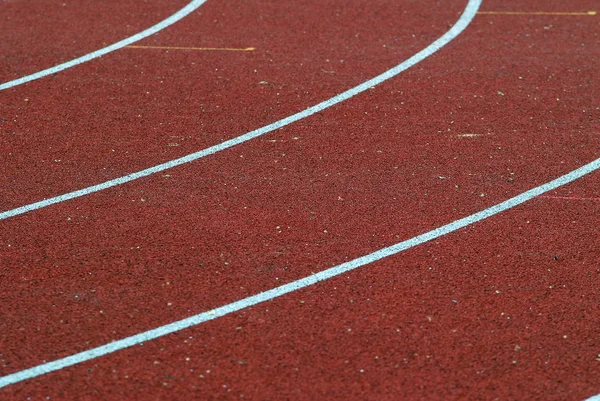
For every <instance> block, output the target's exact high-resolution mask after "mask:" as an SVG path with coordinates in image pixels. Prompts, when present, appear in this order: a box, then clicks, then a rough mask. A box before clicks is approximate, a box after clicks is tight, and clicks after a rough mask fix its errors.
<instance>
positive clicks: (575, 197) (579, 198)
mask: <svg viewBox="0 0 600 401" xmlns="http://www.w3.org/2000/svg"><path fill="white" fill-rule="evenodd" d="M538 198H540V199H564V200H577V201H595V202H600V198H584V197H579V196H551V195H541V196H538Z"/></svg>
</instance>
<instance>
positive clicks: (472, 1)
mask: <svg viewBox="0 0 600 401" xmlns="http://www.w3.org/2000/svg"><path fill="white" fill-rule="evenodd" d="M204 1H206V0H204ZM190 4H191V3H190ZM480 5H481V0H469V3H468V4H467V7H466V8H465V11H464V12H463V14H462V15H461V16H460V18H459V20H458V21H457V22H456V24H454V26H453V27H452V28H450V30H449V31H448V32H446V33H445V34H444V35H442V37H440V38H439V39H438V40H436V41H435V42H433V43H432V44H430V45H429V46H427V47H426V48H425V49H423V50H421V51H420V52H419V53H417V54H415V55H414V56H412V57H411V58H409V59H408V60H405V61H403V62H402V63H400V64H398V65H397V66H395V67H393V68H391V69H389V70H387V71H386V72H384V73H383V74H380V75H378V76H376V77H375V78H372V79H370V80H368V81H366V82H363V83H362V84H360V85H358V86H355V87H354V88H351V89H348V90H347V91H345V92H343V93H341V94H339V95H337V96H334V97H332V98H331V99H328V100H325V101H323V102H321V103H319V104H317V105H314V106H312V107H309V108H307V109H306V110H303V111H301V112H299V113H296V114H292V115H291V116H288V117H286V118H283V119H281V120H279V121H276V122H274V123H272V124H269V125H266V126H264V127H262V128H258V129H256V130H254V131H250V132H248V133H246V134H244V135H240V136H238V137H236V138H233V139H230V140H228V141H225V142H221V143H220V144H218V145H214V146H211V147H209V148H206V149H203V150H200V151H198V152H195V153H191V154H189V155H186V156H183V157H180V158H178V159H174V160H171V161H168V162H166V163H162V164H159V165H157V166H154V167H150V168H147V169H145V170H141V171H137V172H135V173H131V174H128V175H125V176H122V177H119V178H115V179H112V180H109V181H105V182H103V183H100V184H96V185H92V186H90V187H87V188H83V189H79V190H77V191H73V192H68V193H66V194H63V195H59V196H55V197H52V198H47V199H44V200H42V201H39V202H35V203H30V204H28V205H25V206H21V207H17V208H15V209H11V210H7V211H5V212H2V213H0V220H4V219H7V218H9V217H13V216H17V215H20V214H23V213H27V212H30V211H32V210H37V209H41V208H44V207H47V206H50V205H53V204H55V203H60V202H64V201H67V200H70V199H74V198H79V197H81V196H85V195H89V194H91V193H94V192H98V191H102V190H104V189H107V188H111V187H114V186H117V185H122V184H125V183H127V182H130V181H133V180H137V179H138V178H142V177H147V176H149V175H152V174H156V173H158V172H161V171H164V170H167V169H170V168H173V167H176V166H179V165H182V164H185V163H190V162H192V161H194V160H197V159H200V158H203V157H206V156H209V155H212V154H214V153H217V152H220V151H222V150H225V149H228V148H231V147H233V146H236V145H239V144H241V143H244V142H247V141H249V140H251V139H254V138H257V137H259V136H262V135H265V134H266V133H269V132H271V131H274V130H276V129H278V128H281V127H285V126H286V125H289V124H291V123H293V122H295V121H298V120H302V119H304V118H306V117H309V116H312V115H313V114H315V113H318V112H320V111H323V110H325V109H327V108H329V107H331V106H333V105H336V104H338V103H340V102H343V101H345V100H348V99H350V98H351V97H353V96H356V95H358V94H359V93H361V92H364V91H366V90H367V89H369V88H372V87H374V86H376V85H379V84H380V83H382V82H384V81H387V80H388V79H390V78H393V77H395V76H396V75H398V74H400V73H401V72H402V71H404V70H406V69H408V68H410V67H412V66H413V65H415V64H417V63H418V62H420V61H423V60H424V59H426V58H427V57H429V56H431V55H432V54H433V53H435V52H437V51H438V50H439V49H441V48H442V47H444V46H445V45H447V44H448V43H450V42H451V41H452V40H453V39H454V38H455V37H457V36H458V35H459V34H460V33H461V32H462V31H463V30H464V29H465V28H466V27H467V26H468V25H469V23H470V22H471V20H472V19H473V17H474V16H475V13H476V12H477V9H478V8H479V6H480ZM119 43H120V42H119Z"/></svg>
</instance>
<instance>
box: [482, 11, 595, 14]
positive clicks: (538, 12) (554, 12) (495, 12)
mask: <svg viewBox="0 0 600 401" xmlns="http://www.w3.org/2000/svg"><path fill="white" fill-rule="evenodd" d="M477 14H483V15H596V14H597V13H596V11H587V12H585V11H584V12H561V11H479V12H477Z"/></svg>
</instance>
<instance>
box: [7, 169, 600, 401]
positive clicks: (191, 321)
mask: <svg viewBox="0 0 600 401" xmlns="http://www.w3.org/2000/svg"><path fill="white" fill-rule="evenodd" d="M599 168H600V159H597V160H594V161H593V162H592V163H589V164H586V165H585V166H583V167H580V168H578V169H577V170H574V171H572V172H570V173H568V174H565V175H563V176H561V177H559V178H557V179H555V180H552V181H550V182H548V183H546V184H543V185H540V186H539V187H536V188H533V189H530V190H529V191H526V192H524V193H522V194H520V195H517V196H515V197H514V198H510V199H509V200H507V201H504V202H502V203H499V204H497V205H494V206H492V207H489V208H487V209H485V210H482V211H480V212H478V213H475V214H472V215H470V216H467V217H464V218H462V219H460V220H456V221H454V222H452V223H449V224H446V225H444V226H441V227H439V228H436V229H434V230H431V231H428V232H426V233H424V234H421V235H417V236H416V237H413V238H411V239H408V240H406V241H402V242H398V243H397V244H394V245H392V246H389V247H387V248H382V249H380V250H378V251H375V252H373V253H370V254H368V255H365V256H361V257H359V258H356V259H353V260H351V261H349V262H346V263H342V264H341V265H337V266H334V267H331V268H329V269H327V270H323V271H321V272H319V273H316V274H313V275H310V276H308V277H304V278H302V279H299V280H296V281H292V282H291V283H288V284H284V285H282V286H280V287H275V288H273V289H271V290H268V291H265V292H261V293H259V294H256V295H252V296H250V297H247V298H244V299H240V300H239V301H235V302H232V303H230V304H227V305H223V306H220V307H218V308H216V309H213V310H210V311H208V312H203V313H199V314H197V315H194V316H191V317H188V318H186V319H182V320H178V321H176V322H173V323H170V324H167V325H164V326H160V327H157V328H155V329H152V330H148V331H145V332H143V333H139V334H136V335H133V336H131V337H127V338H123V339H122V340H118V341H113V342H111V343H108V344H106V345H102V346H100V347H96V348H92V349H90V350H87V351H83V352H80V353H78V354H74V355H71V356H68V357H65V358H61V359H58V360H55V361H52V362H48V363H44V364H41V365H38V366H34V367H32V368H29V369H25V370H22V371H20V372H16V373H13V374H10V375H8V376H4V377H0V388H2V387H5V386H8V385H10V384H14V383H18V382H20V381H23V380H27V379H31V378H34V377H37V376H41V375H43V374H46V373H50V372H53V371H56V370H59V369H63V368H66V367H69V366H73V365H76V364H78V363H82V362H85V361H89V360H91V359H95V358H98V357H101V356H104V355H107V354H111V353H113V352H115V351H119V350H122V349H125V348H129V347H132V346H134V345H138V344H141V343H144V342H146V341H150V340H154V339H156V338H159V337H162V336H165V335H167V334H171V333H175V332H177V331H180V330H184V329H187V328H190V327H192V326H196V325H198V324H200V323H204V322H207V321H209V320H213V319H216V318H219V317H222V316H225V315H228V314H230V313H233V312H237V311H239V310H242V309H245V308H248V307H250V306H254V305H256V304H259V303H262V302H265V301H269V300H272V299H275V298H278V297H280V296H282V295H285V294H288V293H290V292H294V291H297V290H300V289H302V288H305V287H309V286H311V285H313V284H316V283H318V282H320V281H325V280H327V279H330V278H332V277H335V276H339V275H340V274H343V273H346V272H349V271H350V270H354V269H356V268H358V267H361V266H364V265H367V264H370V263H373V262H376V261H378V260H381V259H383V258H387V257H389V256H392V255H395V254H397V253H400V252H402V251H405V250H407V249H410V248H412V247H415V246H417V245H420V244H423V243H425V242H428V241H431V240H434V239H436V238H439V237H441V236H444V235H446V234H450V233H451V232H454V231H457V230H459V229H461V228H464V227H466V226H469V225H471V224H474V223H477V222H479V221H481V220H484V219H487V218H488V217H492V216H494V215H496V214H498V213H502V212H504V211H506V210H508V209H511V208H513V207H515V206H518V205H520V204H522V203H524V202H527V201H529V200H531V199H533V198H535V197H536V196H539V195H541V194H543V193H545V192H548V191H551V190H553V189H556V188H558V187H560V186H562V185H565V184H568V183H570V182H572V181H575V180H577V179H578V178H581V177H583V176H584V175H586V174H589V173H591V172H593V171H596V170H598V169H599ZM588 401H600V399H596V398H594V397H592V398H590V399H589V400H588Z"/></svg>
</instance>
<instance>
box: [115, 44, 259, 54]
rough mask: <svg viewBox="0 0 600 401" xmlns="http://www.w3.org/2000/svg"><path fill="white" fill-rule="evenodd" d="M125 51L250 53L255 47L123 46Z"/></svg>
mask: <svg viewBox="0 0 600 401" xmlns="http://www.w3.org/2000/svg"><path fill="white" fill-rule="evenodd" d="M125 47H126V48H127V49H164V50H201V51H228V52H251V51H254V50H256V47H244V48H235V47H181V46H135V45H130V46H125Z"/></svg>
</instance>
